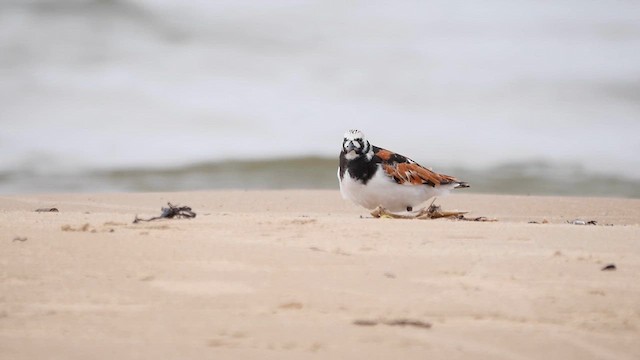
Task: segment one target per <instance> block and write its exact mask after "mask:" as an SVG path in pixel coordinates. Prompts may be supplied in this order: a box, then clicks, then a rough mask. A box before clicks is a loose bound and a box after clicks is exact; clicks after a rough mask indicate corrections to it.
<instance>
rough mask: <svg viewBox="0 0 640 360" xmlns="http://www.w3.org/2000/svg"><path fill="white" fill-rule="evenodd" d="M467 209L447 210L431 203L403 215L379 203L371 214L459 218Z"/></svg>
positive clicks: (393, 216)
mask: <svg viewBox="0 0 640 360" xmlns="http://www.w3.org/2000/svg"><path fill="white" fill-rule="evenodd" d="M466 213H467V211H445V210H442V208H441V207H440V206H439V205H435V204H433V203H432V204H431V205H429V206H428V207H425V208H422V209H420V210H418V211H417V212H416V213H415V214H411V215H402V214H396V213H393V212H391V211H389V210H387V209H385V208H384V207H383V206H382V205H379V206H378V207H376V208H375V209H373V211H372V212H371V216H373V217H375V218H387V219H420V220H424V219H439V218H452V217H455V218H458V217H459V216H462V215H464V214H466Z"/></svg>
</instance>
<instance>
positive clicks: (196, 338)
mask: <svg viewBox="0 0 640 360" xmlns="http://www.w3.org/2000/svg"><path fill="white" fill-rule="evenodd" d="M168 201H170V202H172V203H174V204H179V205H189V206H191V207H192V208H193V210H194V211H195V212H196V213H197V214H198V215H197V217H196V218H195V219H180V220H177V219H176V220H161V221H156V222H150V223H139V224H132V220H133V219H134V217H135V216H136V215H139V216H140V217H151V216H155V215H159V213H160V207H161V206H164V205H165V204H166V203H167V202H168ZM438 202H439V203H440V204H441V205H442V207H443V208H445V209H447V210H453V209H458V210H470V211H471V213H470V214H469V217H474V216H486V217H490V218H497V219H498V220H499V221H498V222H464V221H454V220H447V219H439V220H394V219H373V218H371V217H370V216H369V215H368V212H367V211H366V210H364V209H361V208H358V207H356V206H355V205H352V204H350V203H348V202H346V201H343V200H342V199H341V198H340V196H339V193H338V192H337V191H302V190H301V191H264V192H258V191H250V192H244V191H213V192H188V193H151V194H73V195H65V194H54V195H16V196H2V197H0V359H14V360H19V359H78V360H79V359H83V360H84V359H310V358H313V359H547V360H548V359H581V360H584V359H616V360H620V359H633V360H637V359H640V225H639V224H640V200H625V199H604V198H555V197H527V196H495V195H473V194H471V195H470V194H456V195H452V196H450V197H447V198H443V199H440V200H438ZM43 207H56V208H58V209H59V212H52V213H37V212H34V210H35V209H37V208H43ZM576 218H581V219H584V220H596V221H598V223H599V225H597V226H579V225H571V224H567V223H566V221H567V220H573V219H576ZM545 219H546V220H547V221H548V222H549V223H546V224H530V223H529V221H538V222H542V221H543V220H545ZM87 224H88V225H87ZM605 224H612V225H613V226H605ZM610 263H613V264H615V265H616V267H617V270H615V271H601V269H602V268H603V267H604V266H605V265H607V264H610ZM426 324H431V327H430V328H428V326H427V325H426Z"/></svg>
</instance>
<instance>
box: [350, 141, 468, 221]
mask: <svg viewBox="0 0 640 360" xmlns="http://www.w3.org/2000/svg"><path fill="white" fill-rule="evenodd" d="M338 180H339V182H340V193H341V194H342V197H343V198H345V199H349V200H351V201H353V202H354V203H356V204H358V205H361V206H364V207H365V208H367V209H374V208H376V207H377V206H382V207H384V208H386V209H388V210H389V211H394V212H399V211H409V212H410V211H413V208H414V207H416V206H418V205H420V204H422V203H424V202H425V201H427V200H429V199H431V198H432V197H435V196H440V195H445V194H447V193H448V192H449V191H450V190H452V189H456V188H466V187H469V184H467V183H466V182H463V181H460V180H458V179H456V178H455V177H453V176H449V175H443V174H438V173H436V172H434V171H432V170H431V169H427V168H425V167H423V166H421V165H420V164H418V163H416V162H415V161H413V160H411V159H409V158H407V157H405V156H402V155H400V154H396V153H394V152H392V151H389V150H386V149H383V148H379V147H377V146H374V145H371V144H370V143H369V141H367V139H365V137H364V134H363V133H362V132H361V131H359V130H349V131H347V132H346V133H345V134H344V140H343V143H342V151H341V152H340V166H339V167H338Z"/></svg>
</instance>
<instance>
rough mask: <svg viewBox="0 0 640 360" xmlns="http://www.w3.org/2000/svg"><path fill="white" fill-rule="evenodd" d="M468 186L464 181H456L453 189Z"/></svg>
mask: <svg viewBox="0 0 640 360" xmlns="http://www.w3.org/2000/svg"><path fill="white" fill-rule="evenodd" d="M468 187H470V186H469V184H468V183H466V182H464V181H458V183H457V184H456V186H455V187H454V189H458V188H468Z"/></svg>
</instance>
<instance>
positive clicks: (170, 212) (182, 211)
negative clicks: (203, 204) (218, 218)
mask: <svg viewBox="0 0 640 360" xmlns="http://www.w3.org/2000/svg"><path fill="white" fill-rule="evenodd" d="M167 205H168V206H169V207H163V208H162V214H160V216H154V217H152V218H148V219H141V218H139V217H138V216H137V215H136V218H135V219H134V220H133V223H134V224H136V223H139V222H141V221H145V222H148V221H154V220H160V219H182V218H186V219H193V218H195V217H196V213H195V212H194V211H193V210H191V208H190V207H188V206H175V205H173V204H171V203H167Z"/></svg>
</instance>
